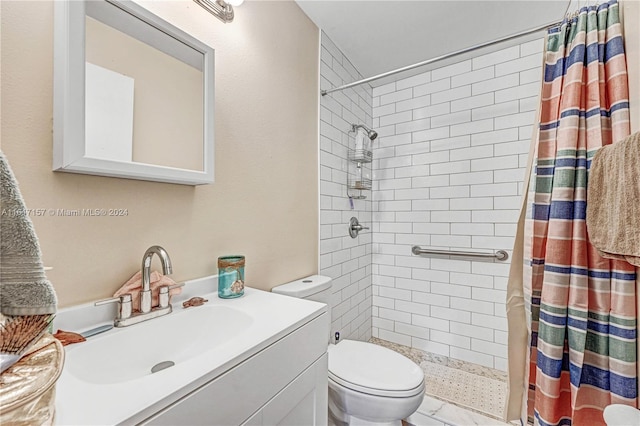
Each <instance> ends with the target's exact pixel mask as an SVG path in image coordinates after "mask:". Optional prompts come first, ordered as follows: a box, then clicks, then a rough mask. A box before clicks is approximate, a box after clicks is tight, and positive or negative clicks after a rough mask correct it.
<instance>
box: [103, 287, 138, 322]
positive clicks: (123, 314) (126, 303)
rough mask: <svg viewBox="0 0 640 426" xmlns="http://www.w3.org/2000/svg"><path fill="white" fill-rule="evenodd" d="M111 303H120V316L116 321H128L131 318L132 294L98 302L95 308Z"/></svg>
mask: <svg viewBox="0 0 640 426" xmlns="http://www.w3.org/2000/svg"><path fill="white" fill-rule="evenodd" d="M109 303H119V304H120V306H119V308H118V316H117V317H116V320H119V319H126V318H129V317H130V316H131V312H132V310H131V294H129V293H125V294H123V295H122V296H118V297H110V298H108V299H102V300H98V301H97V302H96V303H94V305H95V306H101V305H107V304H109Z"/></svg>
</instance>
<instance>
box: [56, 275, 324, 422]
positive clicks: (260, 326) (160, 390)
mask: <svg viewBox="0 0 640 426" xmlns="http://www.w3.org/2000/svg"><path fill="white" fill-rule="evenodd" d="M217 289H218V277H217V275H213V276H208V277H203V278H198V279H196V280H191V281H187V282H186V285H185V286H184V287H183V291H182V293H181V294H179V295H176V296H175V298H174V299H173V300H172V302H173V306H174V309H175V310H174V311H173V312H172V313H171V314H169V315H165V316H162V317H159V318H154V319H151V320H148V321H145V322H142V323H140V324H136V325H132V326H129V327H124V328H115V329H112V330H109V331H107V332H105V333H102V334H98V335H96V336H93V337H90V338H88V339H87V341H86V342H83V343H79V344H76V345H70V346H65V351H66V357H65V363H64V369H63V370H62V374H61V376H60V379H59V380H58V382H57V383H56V424H59V425H82V426H87V425H104V424H113V425H131V424H140V423H145V422H146V421H147V420H148V419H149V418H150V417H151V416H155V415H156V414H157V413H158V412H159V411H160V410H162V409H164V408H166V407H169V406H170V405H171V404H174V403H177V402H178V401H181V400H182V399H183V398H186V397H187V396H188V395H189V394H190V393H191V392H194V391H196V390H197V389H200V388H201V387H202V386H203V385H205V384H206V383H209V382H211V381H212V380H214V379H217V378H222V376H223V375H224V374H226V373H227V372H228V371H230V370H232V369H235V368H239V367H240V365H241V364H243V363H245V362H248V361H249V360H251V359H252V358H253V357H254V355H257V354H259V353H261V352H262V351H263V350H266V349H267V348H269V347H270V346H271V345H272V344H274V343H276V342H278V341H280V340H281V339H284V338H286V336H288V335H290V334H291V333H293V332H294V330H296V329H298V328H299V327H302V326H304V325H305V324H307V323H308V322H309V321H311V320H313V319H315V318H318V317H319V316H320V315H326V312H327V308H326V305H322V304H319V303H316V302H311V301H308V300H301V299H295V298H292V297H286V296H282V295H277V294H273V293H269V292H265V291H261V290H257V289H253V288H250V287H245V294H244V296H242V297H238V298H235V299H220V298H219V297H218V292H217ZM194 296H200V297H204V298H205V299H208V300H209V301H208V302H207V303H206V304H205V305H202V306H198V307H193V308H188V309H183V308H182V306H181V305H182V302H183V301H185V300H187V299H189V298H191V297H194ZM115 313H116V306H114V305H102V306H94V304H93V303H86V304H83V305H78V306H73V307H70V308H64V309H61V310H60V311H58V314H57V315H56V320H55V321H56V323H55V324H54V327H55V328H58V329H62V330H78V331H84V330H90V329H92V328H95V327H96V326H99V325H102V324H107V323H109V322H110V321H113V318H114V316H115ZM326 334H327V335H328V334H329V325H328V323H327V329H326ZM154 367H155V368H154ZM162 367H165V368H164V369H162ZM152 368H154V371H156V372H155V373H152V372H151V369H152ZM269 374H273V373H272V372H270V371H264V376H265V377H268V376H269ZM264 380H267V379H264ZM174 424H175V422H174Z"/></svg>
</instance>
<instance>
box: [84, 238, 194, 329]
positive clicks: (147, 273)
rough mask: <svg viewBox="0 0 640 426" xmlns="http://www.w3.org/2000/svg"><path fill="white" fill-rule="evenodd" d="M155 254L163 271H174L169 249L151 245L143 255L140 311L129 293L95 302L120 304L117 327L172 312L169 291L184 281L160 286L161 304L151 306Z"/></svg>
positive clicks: (180, 285) (115, 323) (115, 322)
mask: <svg viewBox="0 0 640 426" xmlns="http://www.w3.org/2000/svg"><path fill="white" fill-rule="evenodd" d="M154 254H157V255H158V257H159V258H160V262H161V263H162V273H163V274H165V275H167V274H171V273H173V267H172V266H171V259H170V258H169V254H168V253H167V251H166V250H165V249H163V248H162V247H160V246H151V247H149V248H148V249H147V251H146V252H145V253H144V256H143V257H142V290H141V291H140V307H139V308H140V311H139V312H134V311H133V309H132V306H131V299H132V298H131V295H130V294H129V293H127V294H123V295H122V296H120V297H112V298H109V299H104V300H99V301H97V302H96V303H95V305H96V306H99V305H104V304H107V303H118V304H119V309H118V313H117V315H116V319H115V321H114V325H115V326H116V327H126V326H129V325H133V324H137V323H139V322H142V321H146V320H150V319H152V318H157V317H160V316H163V315H166V314H170V313H171V311H172V310H173V309H172V307H171V304H170V303H169V291H170V290H171V289H173V288H176V287H182V286H183V285H184V283H182V284H175V285H172V286H166V285H165V286H162V287H160V288H159V289H158V298H159V305H158V306H157V307H155V308H152V307H151V260H152V258H153V255H154Z"/></svg>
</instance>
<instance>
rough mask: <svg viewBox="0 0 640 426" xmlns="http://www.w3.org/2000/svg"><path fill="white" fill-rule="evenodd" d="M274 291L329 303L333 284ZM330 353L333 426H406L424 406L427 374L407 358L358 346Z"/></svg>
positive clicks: (306, 283) (310, 281)
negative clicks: (407, 419) (425, 377)
mask: <svg viewBox="0 0 640 426" xmlns="http://www.w3.org/2000/svg"><path fill="white" fill-rule="evenodd" d="M271 291H272V292H273V293H278V294H283V295H287V296H291V297H297V298H301V299H308V300H313V301H316V302H322V303H328V302H329V297H330V295H331V278H329V277H324V276H321V275H313V276H311V277H307V278H303V279H300V280H297V281H293V282H290V283H288V284H283V285H280V286H277V287H275V288H273V289H272V290H271ZM327 352H328V358H329V422H330V424H335V425H354V426H355V425H389V426H391V425H394V426H396V425H401V424H402V422H401V421H402V419H404V418H406V417H408V416H409V415H411V414H413V413H414V412H415V411H416V410H417V409H418V407H419V406H420V404H421V403H422V400H423V399H424V386H425V384H424V373H423V371H422V369H421V368H420V367H419V366H418V365H416V364H415V363H414V362H413V361H411V360H410V359H408V358H406V357H405V356H403V355H400V354H399V353H397V352H394V351H392V350H390V349H387V348H384V347H382V346H378V345H374V344H373V343H368V342H360V341H355V340H340V341H339V342H338V343H337V344H335V345H333V344H330V345H329V348H328V350H327Z"/></svg>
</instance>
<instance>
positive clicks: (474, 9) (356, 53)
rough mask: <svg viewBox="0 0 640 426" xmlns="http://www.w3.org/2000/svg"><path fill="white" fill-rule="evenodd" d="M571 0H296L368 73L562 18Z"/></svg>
mask: <svg viewBox="0 0 640 426" xmlns="http://www.w3.org/2000/svg"><path fill="white" fill-rule="evenodd" d="M569 1H570V0H521V1H516V0H512V1H495V0H491V1H480V0H476V1H458V0H441V1H430V0H413V1H404V0H386V1H382V0H377V1H376V0H357V1H356V0H347V1H345V0H340V1H335V0H296V2H297V3H298V5H299V6H300V8H302V10H303V11H304V12H305V13H306V14H307V15H308V16H309V18H310V19H311V20H312V21H313V22H314V23H315V24H316V25H317V26H318V27H319V28H320V29H322V30H323V31H324V32H325V33H326V34H327V35H328V36H329V38H331V40H333V42H334V43H335V44H336V45H337V46H338V47H339V48H340V49H341V50H342V51H343V53H344V54H345V55H346V56H347V57H348V58H349V59H350V60H351V62H352V64H353V65H354V66H355V67H356V68H357V69H358V71H360V73H361V74H362V75H363V76H364V77H369V76H372V75H376V74H380V73H383V72H386V71H390V70H393V69H396V68H400V67H404V66H407V65H410V64H414V63H416V62H421V61H424V60H427V59H431V58H435V57H438V56H441V55H443V54H446V53H450V52H454V51H457V50H461V49H464V48H468V47H471V46H474V45H477V44H480V43H484V42H488V41H491V40H496V39H498V38H501V37H505V36H509V35H512V34H515V33H518V32H522V31H524V30H528V29H531V28H535V27H539V26H542V25H545V24H548V23H553V22H556V21H559V20H561V19H562V18H563V17H564V15H565V12H566V11H567V7H568V6H569ZM571 10H573V9H571ZM541 34H542V33H541ZM372 84H373V85H374V86H375V85H377V84H376V83H372ZM378 84H379V83H378Z"/></svg>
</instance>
